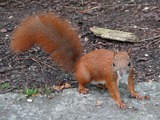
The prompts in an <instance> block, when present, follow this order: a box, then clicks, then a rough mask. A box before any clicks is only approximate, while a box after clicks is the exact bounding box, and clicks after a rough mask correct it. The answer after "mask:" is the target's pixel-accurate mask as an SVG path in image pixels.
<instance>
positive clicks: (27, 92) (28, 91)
mask: <svg viewBox="0 0 160 120" xmlns="http://www.w3.org/2000/svg"><path fill="white" fill-rule="evenodd" d="M37 93H38V90H37V89H34V88H26V89H25V95H26V96H27V97H31V96H33V95H35V94H37Z"/></svg>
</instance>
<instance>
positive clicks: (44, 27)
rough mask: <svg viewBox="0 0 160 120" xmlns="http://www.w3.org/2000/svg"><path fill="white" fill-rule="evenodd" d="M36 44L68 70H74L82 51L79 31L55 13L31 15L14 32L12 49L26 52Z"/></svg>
mask: <svg viewBox="0 0 160 120" xmlns="http://www.w3.org/2000/svg"><path fill="white" fill-rule="evenodd" d="M34 44H36V45H38V46H40V47H41V48H42V49H43V50H44V51H45V52H47V53H49V54H50V55H51V57H52V58H53V60H54V61H55V62H57V63H58V64H60V65H61V66H62V67H63V68H64V69H66V70H73V68H74V64H75V62H76V61H77V59H79V57H80V55H81V53H82V46H81V43H80V41H79V38H78V35H77V33H76V32H75V31H74V30H73V28H72V27H71V26H70V25H69V23H68V22H66V21H63V20H62V19H60V18H59V17H57V16H56V15H55V14H53V13H40V14H38V15H33V16H30V17H28V18H26V19H25V20H24V21H23V22H22V23H21V24H20V26H19V27H18V28H16V29H15V31H14V32H13V35H12V40H11V45H10V47H11V50H13V51H15V52H24V51H26V50H28V49H29V48H30V47H32V46H33V45H34Z"/></svg>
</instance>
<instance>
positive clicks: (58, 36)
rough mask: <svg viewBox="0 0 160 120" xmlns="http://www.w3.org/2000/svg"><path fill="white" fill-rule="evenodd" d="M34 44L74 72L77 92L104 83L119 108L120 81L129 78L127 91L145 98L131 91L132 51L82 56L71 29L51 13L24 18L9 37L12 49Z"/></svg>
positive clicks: (94, 53)
mask: <svg viewBox="0 0 160 120" xmlns="http://www.w3.org/2000/svg"><path fill="white" fill-rule="evenodd" d="M34 44H36V45H38V46H40V47H41V48H42V49H43V50H44V51H45V52H46V53H49V54H50V56H51V58H52V59H53V61H55V62H56V63H58V64H59V65H60V66H62V68H64V69H65V70H68V71H73V72H74V76H75V78H76V80H77V82H78V85H79V87H78V91H79V92H80V93H83V94H85V93H88V89H87V88H86V87H85V85H86V84H88V83H95V82H96V83H103V84H104V85H105V87H106V88H107V89H108V91H109V93H110V96H111V97H112V98H113V100H114V101H115V103H116V104H117V105H118V106H119V107H120V108H122V109H125V108H126V107H127V106H126V104H125V103H124V102H123V101H122V99H121V97H120V94H119V91H118V85H119V81H121V80H126V81H127V79H128V90H129V92H130V94H131V95H132V96H134V97H136V98H137V99H144V97H143V96H140V95H139V94H138V93H137V92H135V90H134V78H133V65H132V63H131V58H130V54H131V50H128V51H126V52H112V51H110V50H105V49H100V50H94V51H91V52H89V53H87V54H85V55H82V51H83V48H82V46H81V43H80V40H79V37H78V35H77V33H76V32H75V30H73V28H72V26H71V25H70V24H69V23H68V22H66V21H65V20H62V19H61V18H59V17H58V16H56V15H55V14H53V13H50V12H49V13H40V14H36V15H32V16H29V17H27V18H26V19H25V20H24V21H23V22H22V23H21V24H20V26H19V27H17V28H16V29H15V30H14V32H13V35H12V40H11V45H10V47H11V50H12V51H14V52H18V53H19V52H24V51H26V50H28V49H29V48H30V47H32V46H33V45H34Z"/></svg>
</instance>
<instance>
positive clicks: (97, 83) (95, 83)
mask: <svg viewBox="0 0 160 120" xmlns="http://www.w3.org/2000/svg"><path fill="white" fill-rule="evenodd" d="M91 84H92V85H99V84H100V85H105V84H106V82H105V81H104V80H102V81H98V82H97V81H92V82H91Z"/></svg>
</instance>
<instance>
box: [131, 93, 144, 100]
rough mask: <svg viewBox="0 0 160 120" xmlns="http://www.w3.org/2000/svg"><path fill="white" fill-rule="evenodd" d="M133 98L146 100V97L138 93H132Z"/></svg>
mask: <svg viewBox="0 0 160 120" xmlns="http://www.w3.org/2000/svg"><path fill="white" fill-rule="evenodd" d="M131 96H132V97H134V98H136V99H138V100H143V99H144V98H145V97H144V96H141V95H140V94H138V93H132V94H131Z"/></svg>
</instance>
